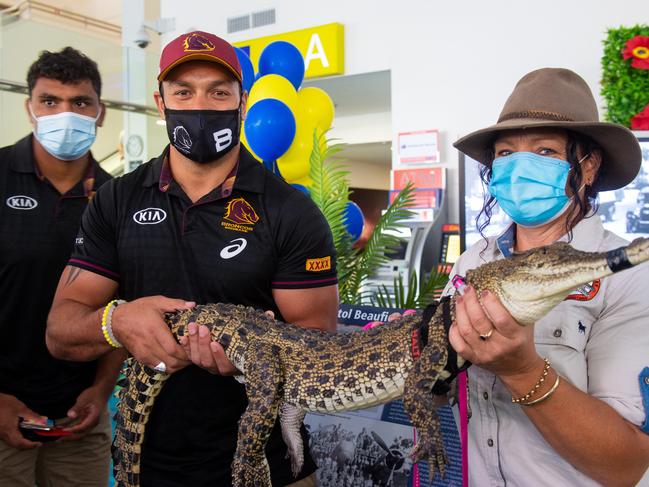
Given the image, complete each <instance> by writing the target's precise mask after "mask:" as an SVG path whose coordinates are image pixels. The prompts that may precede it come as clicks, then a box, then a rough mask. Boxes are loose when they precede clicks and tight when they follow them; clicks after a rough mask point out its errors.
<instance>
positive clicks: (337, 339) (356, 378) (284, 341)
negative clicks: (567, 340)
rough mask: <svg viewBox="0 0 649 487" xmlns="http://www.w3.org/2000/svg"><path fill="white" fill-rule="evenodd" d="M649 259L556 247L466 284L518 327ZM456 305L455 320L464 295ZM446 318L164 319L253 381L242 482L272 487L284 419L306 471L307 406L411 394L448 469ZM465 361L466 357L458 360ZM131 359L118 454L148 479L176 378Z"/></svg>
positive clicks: (422, 430) (421, 425)
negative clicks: (197, 328)
mask: <svg viewBox="0 0 649 487" xmlns="http://www.w3.org/2000/svg"><path fill="white" fill-rule="evenodd" d="M648 259H649V239H637V240H635V241H634V242H632V243H631V244H630V245H628V246H627V247H621V248H619V249H616V250H612V251H609V252H601V253H590V252H581V251H578V250H576V249H574V248H572V247H571V246H570V245H568V244H566V243H555V244H553V245H551V246H546V247H539V248H536V249H533V250H530V251H527V252H523V253H516V254H514V255H512V256H511V257H510V258H507V259H503V260H498V261H495V262H490V263H486V264H484V265H482V266H480V267H478V268H476V269H474V270H470V271H468V272H467V274H466V276H465V281H466V283H467V284H470V285H471V286H473V287H474V288H475V289H476V290H477V291H478V293H477V295H478V296H480V291H482V290H489V291H491V292H493V293H495V294H496V295H497V296H498V297H499V298H500V301H501V302H502V304H503V305H504V306H505V307H506V308H507V310H508V311H509V312H510V313H511V315H512V316H513V317H514V318H515V319H516V320H517V322H518V323H519V324H521V325H522V326H529V325H532V324H533V323H535V322H536V321H538V320H539V319H540V318H541V317H543V316H544V315H545V314H547V313H548V312H549V311H550V310H551V309H552V308H553V307H555V306H556V305H557V304H559V303H560V302H561V301H562V300H563V299H565V298H566V296H568V295H569V294H570V293H571V292H572V291H573V290H574V289H575V288H576V287H577V286H580V285H582V284H585V283H588V282H591V281H593V280H595V279H600V278H603V277H605V276H607V275H610V274H612V273H613V272H617V271H620V270H623V269H625V268H628V267H630V266H633V265H637V264H639V263H641V262H644V261H646V260H648ZM448 302H449V306H450V314H451V319H452V317H453V316H454V298H451V299H450V300H449V301H448ZM448 309H449V308H448V307H447V310H446V313H447V317H446V321H448V312H449V311H448ZM443 314H444V311H443V308H442V307H441V306H439V307H438V308H437V311H436V312H435V313H434V314H433V316H432V318H431V319H430V320H429V321H428V322H427V323H423V322H422V318H421V314H412V315H408V316H403V317H401V318H399V319H397V320H395V321H392V322H389V323H385V324H384V325H382V326H379V327H375V328H372V329H369V330H366V331H359V332H353V333H328V332H324V331H321V330H317V329H306V328H301V327H299V326H296V325H292V324H287V323H282V322H278V321H275V320H274V319H272V318H271V317H269V316H267V315H265V314H264V313H262V312H260V311H257V310H254V309H252V308H249V307H244V306H237V305H232V304H207V305H199V306H196V307H195V308H194V309H191V310H185V311H179V312H176V313H170V314H167V315H166V316H165V320H166V322H167V324H168V325H169V327H170V329H171V332H172V333H173V334H174V336H175V337H176V338H180V337H182V336H184V335H186V334H187V332H188V330H187V326H188V324H189V323H192V322H194V323H197V324H202V325H206V326H207V327H208V328H209V329H210V332H211V338H212V340H216V341H218V342H220V343H221V345H223V347H224V349H225V353H226V355H227V356H228V358H229V359H230V360H231V361H232V363H233V364H234V365H235V366H236V367H237V368H238V369H239V370H240V371H241V372H242V375H240V376H236V377H237V378H238V379H240V380H241V381H242V382H244V384H245V387H246V393H247V396H248V400H249V403H248V406H247V409H246V410H245V412H244V413H243V415H242V417H241V419H240V421H239V425H238V428H239V429H238V440H237V445H236V452H235V456H234V460H233V463H232V484H233V485H234V486H235V487H250V486H259V487H267V486H270V485H271V482H270V470H269V466H268V462H267V460H266V457H265V455H264V447H265V444H266V442H267V440H268V437H269V435H270V432H271V429H272V428H273V425H274V424H275V421H276V420H277V418H278V417H279V421H280V425H281V430H282V435H283V438H284V441H285V442H286V444H287V446H288V453H289V455H290V457H291V464H292V469H293V472H294V474H297V473H298V472H299V471H300V469H301V467H302V464H303V460H304V459H303V454H302V451H303V450H302V439H301V436H300V434H299V427H300V425H301V423H302V420H303V418H304V415H305V414H306V412H309V411H317V412H343V411H351V410H355V409H360V408H366V407H371V406H375V405H379V404H384V403H387V402H389V401H392V400H394V399H397V398H400V397H402V398H403V401H404V406H405V409H406V412H407V413H408V414H409V416H410V419H411V420H412V423H413V424H414V425H415V427H416V428H417V431H418V435H417V437H418V442H417V445H416V446H415V448H414V449H413V452H412V454H411V455H412V457H413V461H420V460H428V462H429V465H430V468H431V473H434V472H435V470H438V471H439V472H440V473H441V474H442V475H443V473H444V468H445V465H446V464H447V457H446V454H445V452H444V446H443V442H442V438H441V433H440V425H439V419H438V416H437V414H436V412H435V407H436V406H435V403H434V398H433V394H431V390H432V388H433V386H434V385H435V384H436V383H437V382H438V381H444V380H447V379H449V375H450V374H449V372H448V370H449V369H448V367H447V365H448V364H447V361H448V360H449V350H451V352H452V349H450V347H449V344H448V337H447V332H446V329H445V326H444V318H445V317H444V316H443ZM447 324H448V323H447ZM424 331H425V332H426V333H422V332H424ZM423 335H427V340H425V342H424V341H423V340H422V336H423ZM452 356H455V355H454V354H453V355H452ZM461 360H462V359H461V358H459V357H458V358H457V361H458V364H457V365H458V366H460V365H462V363H461ZM127 364H128V366H127V369H126V379H127V385H126V387H124V388H123V389H122V391H121V394H120V402H119V405H118V413H117V416H116V423H117V429H116V437H115V444H114V446H115V448H114V458H113V459H114V466H115V478H116V481H117V485H118V486H121V487H137V486H138V485H139V481H140V478H139V473H140V462H139V460H140V452H141V447H142V442H143V439H144V435H145V432H146V423H147V420H148V417H149V414H150V412H151V409H152V407H153V404H154V402H155V398H156V396H157V395H158V394H159V392H160V390H161V388H162V387H163V385H164V383H165V380H166V379H167V378H168V377H169V375H168V374H165V373H160V372H158V371H156V370H154V369H152V368H150V367H148V366H146V365H143V364H140V363H138V362H137V361H136V360H134V359H133V358H129V359H128V361H127ZM456 370H457V368H456ZM431 478H432V476H431Z"/></svg>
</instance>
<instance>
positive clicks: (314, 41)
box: [304, 32, 329, 69]
mask: <svg viewBox="0 0 649 487" xmlns="http://www.w3.org/2000/svg"><path fill="white" fill-rule="evenodd" d="M312 59H319V60H320V62H321V63H322V67H323V68H328V67H329V60H328V59H327V53H326V52H325V50H324V47H322V41H321V40H320V35H319V34H318V33H317V32H314V33H313V34H312V35H311V40H310V41H309V47H308V48H307V50H306V57H305V58H304V67H305V69H309V64H311V60H312Z"/></svg>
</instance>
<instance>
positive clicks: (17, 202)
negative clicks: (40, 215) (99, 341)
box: [7, 194, 38, 210]
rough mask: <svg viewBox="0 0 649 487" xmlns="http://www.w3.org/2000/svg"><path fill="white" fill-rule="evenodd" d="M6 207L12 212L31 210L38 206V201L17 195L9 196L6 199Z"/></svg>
mask: <svg viewBox="0 0 649 487" xmlns="http://www.w3.org/2000/svg"><path fill="white" fill-rule="evenodd" d="M7 206H8V207H9V208H13V209H14V210H33V209H34V208H36V207H37V206H38V201H36V200H35V199H34V198H32V197H31V196H24V195H22V194H19V195H16V196H9V198H7Z"/></svg>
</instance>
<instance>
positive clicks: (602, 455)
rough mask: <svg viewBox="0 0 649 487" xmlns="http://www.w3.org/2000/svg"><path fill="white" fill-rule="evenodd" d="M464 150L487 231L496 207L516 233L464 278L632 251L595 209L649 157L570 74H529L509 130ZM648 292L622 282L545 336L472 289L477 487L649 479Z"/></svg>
mask: <svg viewBox="0 0 649 487" xmlns="http://www.w3.org/2000/svg"><path fill="white" fill-rule="evenodd" d="M455 147H457V148H458V149H459V150H460V151H462V152H464V153H465V154H467V155H469V156H470V157H472V158H474V159H476V160H478V161H480V162H481V163H482V164H483V165H484V168H483V176H484V178H485V181H486V182H488V184H489V193H490V195H489V196H488V198H486V201H485V206H484V207H483V213H484V214H485V215H486V217H487V220H488V218H489V216H490V209H491V208H492V207H493V204H494V203H498V204H499V205H500V208H501V209H502V210H503V211H504V212H505V213H507V214H508V215H509V216H510V218H511V219H512V220H513V223H512V225H511V226H510V227H509V228H508V229H507V230H506V231H505V232H504V233H503V234H502V235H500V236H499V237H495V238H486V239H485V240H483V241H481V242H478V243H476V244H475V245H474V246H473V247H471V248H470V249H468V250H467V251H466V252H465V253H464V254H463V255H462V256H461V257H460V259H459V261H458V262H457V264H456V265H455V268H454V270H453V274H459V275H465V274H466V272H467V270H469V269H471V268H475V267H478V266H479V265H480V264H482V263H484V262H486V261H492V260H496V259H502V258H505V257H507V256H508V255H509V254H510V253H511V252H514V251H525V250H529V249H531V248H534V247H539V246H542V245H548V244H551V243H553V242H555V241H557V240H563V241H568V242H570V244H571V245H572V246H573V247H575V248H578V249H580V250H587V251H603V250H608V249H613V248H616V247H620V246H622V245H625V241H624V240H623V239H621V238H619V237H617V236H616V235H614V234H612V233H610V232H608V231H606V230H604V228H603V227H602V224H601V222H600V219H599V217H597V216H594V211H595V207H594V205H593V201H594V198H595V197H596V196H597V193H598V191H606V190H613V189H617V188H621V187H623V186H625V185H626V184H627V183H629V182H631V181H632V180H633V178H634V177H635V176H636V174H637V172H638V170H639V168H640V163H641V153H640V147H639V145H638V142H637V140H636V138H635V137H634V135H633V134H632V133H631V132H630V131H629V130H627V129H626V128H624V127H622V126H619V125H615V124H610V123H602V122H599V119H598V114H597V107H596V104H595V100H594V98H593V95H592V94H591V92H590V89H589V88H588V86H587V84H586V83H585V81H584V80H583V79H582V78H580V77H579V76H578V75H577V74H575V73H573V72H572V71H569V70H566V69H554V68H552V69H550V68H546V69H540V70H537V71H533V72H531V73H529V74H527V75H526V76H524V77H523V78H522V79H521V80H520V81H519V82H518V84H517V85H516V87H515V89H514V91H513V93H512V94H511V96H510V97H509V99H508V100H507V102H506V103H505V106H504V108H503V110H502V113H501V115H500V118H499V120H498V123H496V124H495V125H493V126H491V127H488V128H486V129H482V130H478V131H476V132H474V133H472V134H469V135H467V136H466V137H463V138H462V139H460V140H458V141H457V143H456V144H455ZM648 290H649V272H647V268H646V267H640V268H635V269H631V270H628V271H626V272H625V273H622V274H615V275H614V276H611V277H608V278H606V279H602V280H601V282H599V281H595V282H592V283H590V284H589V285H588V286H583V287H582V288H580V289H579V290H575V293H574V294H573V295H571V296H569V297H568V298H567V299H566V300H565V301H564V302H562V303H561V304H560V305H559V306H557V307H556V308H555V309H554V310H552V311H551V312H550V313H549V314H548V315H547V316H546V317H544V318H543V319H541V320H540V321H538V322H537V323H536V324H535V326H534V327H522V326H519V325H518V324H517V323H516V322H515V320H514V319H513V318H512V317H511V315H509V313H508V312H507V311H506V310H505V308H504V307H503V306H502V305H501V303H500V301H499V300H498V299H497V298H496V297H495V296H494V295H492V294H490V293H486V294H483V295H482V296H481V297H480V298H481V299H480V300H481V302H482V305H481V304H480V303H479V302H478V296H477V295H476V293H475V291H474V290H473V289H468V290H467V292H466V293H465V294H464V296H463V297H460V298H458V300H457V301H456V321H455V323H454V324H453V326H452V327H451V329H450V332H449V340H450V343H451V345H452V346H453V348H454V349H455V350H456V351H457V352H458V353H459V354H460V355H461V356H462V357H464V358H465V359H466V360H469V361H471V362H472V363H473V365H474V366H473V367H471V368H469V370H468V377H469V403H470V406H471V409H472V416H471V420H470V422H469V472H470V476H469V479H470V483H471V484H472V485H479V486H482V485H494V486H495V485H516V486H526V485H533V486H537V485H548V486H564V485H566V486H567V485H570V486H592V485H598V484H603V485H635V484H636V483H637V482H638V481H639V480H640V478H641V477H642V476H643V473H644V472H645V471H646V469H647V467H648V466H649V434H648V433H649V421H648V420H647V408H649V368H647V366H649V295H648V294H647V293H648ZM447 292H449V293H450V292H451V289H450V286H449V288H448V289H447ZM531 391H534V392H531ZM643 394H644V397H645V403H644V404H643Z"/></svg>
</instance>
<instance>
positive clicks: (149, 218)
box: [133, 208, 167, 225]
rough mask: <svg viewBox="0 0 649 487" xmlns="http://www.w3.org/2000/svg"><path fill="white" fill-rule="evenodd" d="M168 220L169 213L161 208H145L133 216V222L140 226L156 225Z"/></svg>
mask: <svg viewBox="0 0 649 487" xmlns="http://www.w3.org/2000/svg"><path fill="white" fill-rule="evenodd" d="M166 218H167V212H166V211H164V210H163V209H161V208H145V209H144V210H140V211H136V212H135V213H134V214H133V221H134V222H135V223H138V224H139V225H155V224H156V223H160V222H163V221H164V220H165V219H166Z"/></svg>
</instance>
